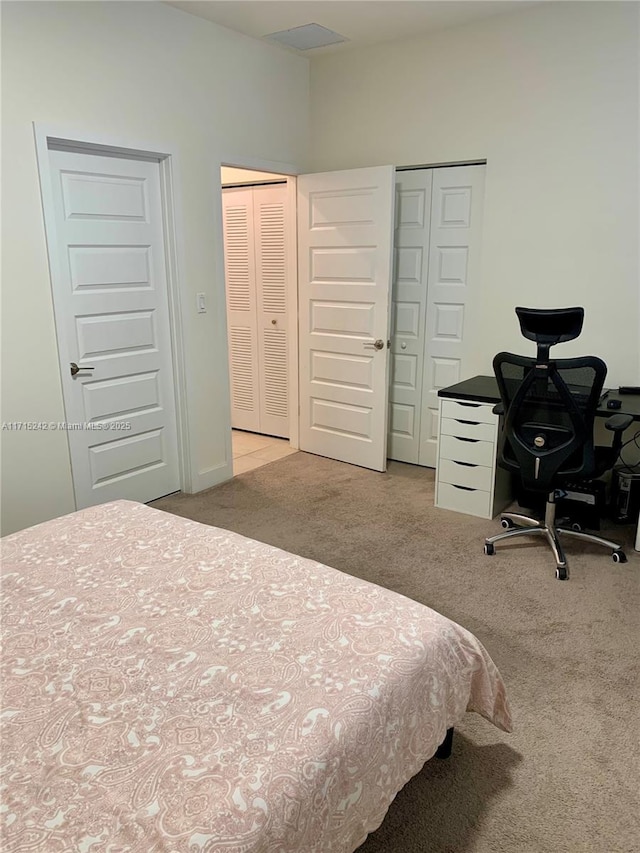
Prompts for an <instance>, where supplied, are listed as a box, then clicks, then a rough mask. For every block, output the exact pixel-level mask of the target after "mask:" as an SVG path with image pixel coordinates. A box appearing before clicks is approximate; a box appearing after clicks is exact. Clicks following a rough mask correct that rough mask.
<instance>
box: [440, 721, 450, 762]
mask: <svg viewBox="0 0 640 853" xmlns="http://www.w3.org/2000/svg"><path fill="white" fill-rule="evenodd" d="M452 746H453V726H452V727H451V728H450V729H447V733H446V735H445V736H444V740H443V741H442V743H441V744H440V746H439V747H438V749H437V750H436V758H449V756H450V755H451V747H452Z"/></svg>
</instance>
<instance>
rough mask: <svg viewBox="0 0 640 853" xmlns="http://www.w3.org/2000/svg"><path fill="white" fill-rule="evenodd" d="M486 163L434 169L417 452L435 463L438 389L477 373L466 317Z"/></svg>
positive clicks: (423, 461)
mask: <svg viewBox="0 0 640 853" xmlns="http://www.w3.org/2000/svg"><path fill="white" fill-rule="evenodd" d="M484 180H485V167H484V166H481V165H479V166H456V167H451V168H446V169H434V170H433V189H432V195H431V229H430V237H429V274H428V286H427V311H426V335H425V351H424V352H425V354H424V373H423V380H422V413H421V421H420V454H419V459H418V463H419V464H420V465H428V466H430V467H432V468H435V467H436V459H437V445H438V416H439V407H438V390H439V389H440V388H446V387H447V385H453V384H455V383H456V382H459V381H461V380H462V379H464V378H466V376H469V375H472V374H473V373H475V372H476V371H475V370H473V369H472V365H470V364H469V363H468V358H467V355H466V346H467V343H466V342H468V340H469V334H468V329H467V326H468V320H467V315H469V314H470V313H471V312H470V310H469V309H470V306H471V305H472V303H473V302H474V299H475V300H476V304H477V298H478V296H477V294H476V293H475V291H476V290H477V289H478V286H479V283H480V281H479V279H480V269H479V267H480V249H481V241H482V213H483V207H484Z"/></svg>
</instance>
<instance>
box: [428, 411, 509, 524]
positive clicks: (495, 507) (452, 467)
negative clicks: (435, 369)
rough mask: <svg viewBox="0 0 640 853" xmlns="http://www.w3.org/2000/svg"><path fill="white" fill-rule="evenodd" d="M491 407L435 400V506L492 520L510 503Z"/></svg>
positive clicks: (494, 418)
mask: <svg viewBox="0 0 640 853" xmlns="http://www.w3.org/2000/svg"><path fill="white" fill-rule="evenodd" d="M492 408H493V406H492V405H491V404H486V403H474V402H472V401H469V400H448V399H444V398H441V399H440V430H439V441H438V462H437V468H436V506H437V507H440V508H441V509H449V510H454V511H455V512H464V513H467V514H468V515H477V516H479V517H480V518H493V517H494V516H495V515H497V514H498V513H499V512H501V511H502V510H503V509H504V508H505V507H506V506H507V505H508V504H509V503H510V502H511V499H512V497H511V478H510V476H509V474H508V473H507V472H506V471H504V470H503V469H502V468H499V467H498V466H497V462H496V456H497V450H498V424H499V418H498V416H497V415H494V414H493V411H492Z"/></svg>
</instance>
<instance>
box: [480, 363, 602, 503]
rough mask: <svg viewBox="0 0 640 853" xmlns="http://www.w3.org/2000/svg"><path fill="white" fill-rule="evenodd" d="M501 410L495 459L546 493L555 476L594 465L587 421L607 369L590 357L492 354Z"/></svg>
mask: <svg viewBox="0 0 640 853" xmlns="http://www.w3.org/2000/svg"><path fill="white" fill-rule="evenodd" d="M493 369H494V371H495V375H496V379H497V381H498V387H499V388H500V396H501V398H502V403H503V406H504V410H505V415H504V421H503V428H502V431H501V435H500V449H499V452H500V462H501V464H502V465H503V467H505V468H508V469H509V470H512V471H518V472H519V473H520V476H521V479H522V483H523V485H524V487H525V488H526V489H531V490H535V491H544V492H549V491H550V490H551V489H552V488H554V481H555V479H556V478H557V476H558V475H580V476H581V477H585V478H587V477H589V476H590V475H591V473H592V472H593V471H594V469H595V460H594V445H593V421H594V418H595V413H596V409H597V408H598V401H599V399H600V394H601V392H602V387H603V385H604V380H605V376H606V374H607V367H606V365H605V363H604V362H603V361H602V360H601V359H599V358H596V357H595V356H584V357H582V358H572V359H556V360H550V361H548V362H546V364H544V363H543V364H541V363H540V362H539V361H538V360H537V359H535V358H526V357H525V356H519V355H514V354H513V353H505V352H502V353H498V355H497V356H496V357H495V358H494V360H493Z"/></svg>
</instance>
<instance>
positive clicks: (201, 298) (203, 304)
mask: <svg viewBox="0 0 640 853" xmlns="http://www.w3.org/2000/svg"><path fill="white" fill-rule="evenodd" d="M197 297H198V314H206V313H207V300H206V297H205V295H204V293H198V294H197Z"/></svg>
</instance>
